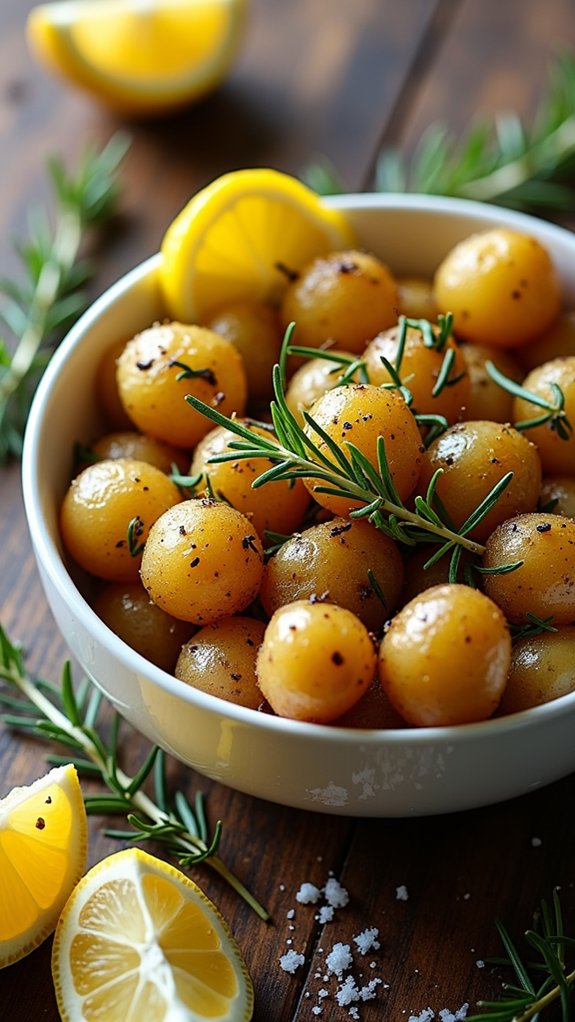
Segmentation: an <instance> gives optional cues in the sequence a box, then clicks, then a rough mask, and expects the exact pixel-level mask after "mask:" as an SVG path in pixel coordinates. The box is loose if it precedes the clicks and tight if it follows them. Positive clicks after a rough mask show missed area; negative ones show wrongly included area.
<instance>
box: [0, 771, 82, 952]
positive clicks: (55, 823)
mask: <svg viewBox="0 0 575 1022" xmlns="http://www.w3.org/2000/svg"><path fill="white" fill-rule="evenodd" d="M86 847H87V825H86V811H85V809H84V802H83V800H82V792H81V790H80V784H79V782H78V775H77V773H76V770H75V768H74V767H73V766H71V765H69V766H64V767H56V768H55V769H54V770H51V771H50V772H49V773H48V774H46V775H45V776H44V777H40V778H39V780H37V781H35V782H34V784H31V785H30V786H29V787H26V788H13V790H12V791H11V792H10V794H9V795H7V796H6V798H3V799H2V800H0V968H3V967H4V966H5V965H10V964H11V963H12V962H16V961H18V959H19V958H23V957H24V955H27V954H28V953H29V952H30V951H32V950H33V949H34V948H35V947H37V946H38V945H39V944H41V943H42V941H43V940H45V938H46V937H47V936H48V935H49V934H50V933H52V930H53V929H54V927H55V926H56V922H57V920H58V916H59V915H60V912H61V910H62V907H63V906H64V904H65V902H66V900H67V898H68V896H69V894H70V892H71V891H72V889H73V887H74V885H75V884H76V883H77V881H78V880H79V878H80V877H81V875H82V872H83V869H84V865H85V861H86Z"/></svg>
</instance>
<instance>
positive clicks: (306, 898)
mask: <svg viewBox="0 0 575 1022" xmlns="http://www.w3.org/2000/svg"><path fill="white" fill-rule="evenodd" d="M320 894H321V891H320V889H319V887H316V886H315V884H302V885H301V887H300V889H299V891H298V892H297V894H296V896H295V900H296V901H299V903H300V905H315V903H316V901H317V900H318V898H319V896H320Z"/></svg>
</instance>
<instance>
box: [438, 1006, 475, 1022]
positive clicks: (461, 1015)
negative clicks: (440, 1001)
mask: <svg viewBox="0 0 575 1022" xmlns="http://www.w3.org/2000/svg"><path fill="white" fill-rule="evenodd" d="M468 1009H469V1004H468V1003H467V1001H466V1002H465V1004H462V1005H461V1007H460V1008H458V1010H457V1011H456V1012H455V1013H453V1012H451V1011H449V1010H448V1009H447V1008H442V1009H441V1011H440V1012H439V1018H440V1020H441V1022H463V1019H465V1018H467V1012H468Z"/></svg>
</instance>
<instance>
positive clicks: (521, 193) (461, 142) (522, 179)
mask: <svg viewBox="0 0 575 1022" xmlns="http://www.w3.org/2000/svg"><path fill="white" fill-rule="evenodd" d="M574 159H575V56H573V54H572V53H570V52H560V53H558V54H556V55H555V56H554V59H553V61H552V64H551V67H550V73H549V82H548V88H547V91H546V93H545V95H544V96H543V97H542V99H541V102H540V104H539V108H538V110H537V112H536V114H535V116H534V118H533V120H532V123H531V124H530V125H526V124H524V123H523V122H522V121H521V119H520V118H519V117H518V116H517V115H516V114H515V113H512V112H511V113H510V112H507V113H503V112H502V113H499V114H497V115H496V116H495V117H494V118H493V119H492V120H491V121H489V120H486V119H475V120H473V121H472V122H471V125H470V127H469V129H468V131H467V132H466V133H465V135H464V136H463V137H462V138H460V139H458V138H456V137H454V136H453V134H452V133H451V132H450V131H449V130H448V129H447V128H446V127H445V126H444V125H443V124H441V123H439V122H433V123H432V124H430V125H429V127H428V128H427V130H426V131H425V132H424V134H423V135H422V137H421V140H420V142H419V145H418V146H417V148H416V150H415V152H414V154H413V157H412V159H411V160H409V159H407V158H406V157H405V156H403V155H402V154H401V153H400V152H399V151H398V150H397V149H396V148H394V147H389V148H386V149H384V150H383V151H382V152H381V154H380V156H379V159H378V161H377V165H376V170H375V181H374V190H375V191H382V192H425V193H427V194H435V195H453V196H459V197H462V198H467V199H476V200H480V201H484V202H495V203H499V204H500V205H504V206H511V207H513V208H516V209H526V210H542V209H548V210H571V209H572V208H573V187H572V186H570V185H568V184H567V183H566V181H568V180H569V178H568V174H569V171H570V170H572V168H573V161H574ZM303 176H304V179H305V180H306V181H307V182H308V183H309V184H310V185H311V186H312V187H314V188H315V189H316V190H318V191H319V192H320V194H323V195H334V194H337V193H338V192H342V191H345V188H343V186H342V184H341V182H340V180H339V179H338V175H337V172H336V171H334V169H333V168H332V167H331V166H329V165H327V164H325V163H323V164H322V163H321V162H320V163H319V164H314V165H313V166H311V167H309V168H308V169H307V170H306V171H305V172H304V175H303Z"/></svg>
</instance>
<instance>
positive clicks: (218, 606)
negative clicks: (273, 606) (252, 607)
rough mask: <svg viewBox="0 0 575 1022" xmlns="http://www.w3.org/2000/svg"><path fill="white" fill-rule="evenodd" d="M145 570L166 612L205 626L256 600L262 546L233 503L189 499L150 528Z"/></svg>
mask: <svg viewBox="0 0 575 1022" xmlns="http://www.w3.org/2000/svg"><path fill="white" fill-rule="evenodd" d="M140 573H141V577H142V582H143V584H144V587H145V589H146V590H147V592H148V593H149V595H150V597H151V599H152V600H153V601H154V603H157V604H158V606H160V607H161V608H162V610H165V611H166V613H168V614H171V615H172V616H173V617H177V618H180V619H181V620H182V621H191V622H193V624H196V625H206V624H210V623H211V622H212V621H218V620H220V619H221V618H224V617H229V616H231V615H232V614H236V613H238V612H239V611H241V610H245V608H246V607H247V606H248V605H249V604H250V603H251V602H252V601H253V599H254V597H255V596H256V594H257V592H258V589H259V587H260V583H261V579H262V574H263V550H262V545H261V542H260V540H259V538H258V536H257V535H256V533H255V530H254V528H253V525H252V524H251V522H249V521H248V519H247V518H246V517H245V515H242V514H241V513H240V512H239V511H236V510H235V508H233V507H230V506H229V504H224V503H221V502H219V501H214V500H204V499H194V500H185V501H182V502H181V503H180V504H178V505H177V506H176V507H173V508H171V509H170V511H169V512H166V514H164V515H162V516H161V517H160V518H159V519H158V521H157V522H156V523H155V524H154V526H153V528H152V529H151V530H150V534H149V536H148V539H147V541H146V545H145V548H144V553H143V557H142V566H141V572H140Z"/></svg>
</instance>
